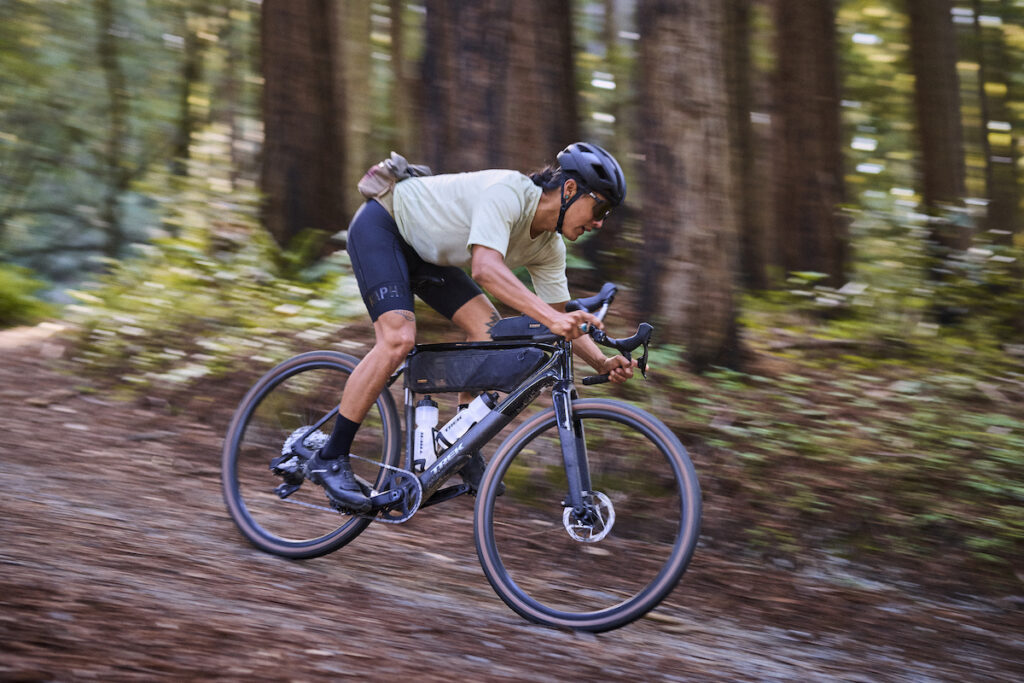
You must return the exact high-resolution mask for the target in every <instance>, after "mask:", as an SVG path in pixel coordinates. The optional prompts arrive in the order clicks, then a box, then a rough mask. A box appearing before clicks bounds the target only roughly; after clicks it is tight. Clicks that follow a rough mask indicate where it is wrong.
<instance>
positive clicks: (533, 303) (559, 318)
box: [472, 244, 604, 353]
mask: <svg viewBox="0 0 1024 683" xmlns="http://www.w3.org/2000/svg"><path fill="white" fill-rule="evenodd" d="M472 268H473V279H474V280H476V282H477V283H478V284H479V285H480V286H481V287H483V288H484V289H486V290H487V291H488V292H490V293H491V294H493V295H494V296H495V297H497V299H498V301H500V302H502V303H503V304H505V305H507V306H511V307H512V308H514V309H516V310H517V311H519V312H520V313H525V314H526V315H528V316H530V317H531V318H533V319H534V320H536V321H538V322H541V323H544V325H545V326H546V327H547V328H548V329H550V330H551V331H552V332H554V333H556V334H559V335H562V336H564V337H568V338H569V339H578V338H581V337H580V335H581V334H582V333H581V332H580V330H579V326H580V324H582V323H584V322H587V323H590V324H592V325H596V326H597V327H598V328H600V329H604V325H603V324H602V323H601V321H599V320H598V319H597V318H595V317H594V316H593V315H591V314H590V313H587V312H586V311H573V312H572V313H566V312H565V310H564V309H565V306H564V305H563V306H562V310H558V309H556V308H554V307H553V306H551V305H550V304H547V303H545V302H544V300H543V299H541V298H540V297H539V296H537V295H536V294H534V293H533V292H531V291H530V290H529V288H527V286H526V285H524V284H523V283H522V282H521V281H520V280H519V278H517V277H516V276H515V273H513V272H512V271H511V270H510V269H509V267H508V266H507V265H505V259H504V258H503V257H502V255H501V252H499V251H497V250H495V249H491V248H490V247H485V246H484V245H482V244H475V245H473V260H472ZM586 339H587V341H590V338H589V337H586ZM591 344H593V342H592V341H591ZM595 348H596V346H595ZM598 353H600V351H598Z"/></svg>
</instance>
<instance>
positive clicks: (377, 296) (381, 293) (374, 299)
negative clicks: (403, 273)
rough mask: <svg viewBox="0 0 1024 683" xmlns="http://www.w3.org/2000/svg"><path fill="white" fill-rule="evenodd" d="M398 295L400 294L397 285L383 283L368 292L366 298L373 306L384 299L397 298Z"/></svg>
mask: <svg viewBox="0 0 1024 683" xmlns="http://www.w3.org/2000/svg"><path fill="white" fill-rule="evenodd" d="M400 296H402V294H401V292H399V291H398V285H385V286H383V287H378V288H377V289H375V290H373V291H371V292H369V293H368V294H367V295H366V298H367V299H369V301H370V305H371V306H375V305H377V304H378V303H380V302H381V301H383V300H384V299H397V298H398V297H400Z"/></svg>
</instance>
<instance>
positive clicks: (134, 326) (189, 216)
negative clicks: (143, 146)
mask: <svg viewBox="0 0 1024 683" xmlns="http://www.w3.org/2000/svg"><path fill="white" fill-rule="evenodd" d="M211 175H213V176H215V175H216V172H215V169H204V173H203V174H200V176H201V177H202V178H203V179H202V180H198V179H193V180H188V179H174V180H171V181H168V180H167V179H166V178H164V179H162V180H161V179H160V178H156V179H153V180H152V182H153V183H154V187H156V186H159V185H160V184H161V183H168V182H169V183H173V184H174V186H175V192H174V194H173V195H167V197H168V198H167V200H166V201H165V202H163V203H162V206H161V208H162V211H163V213H164V222H163V224H164V227H165V236H163V237H160V238H158V239H155V240H154V241H153V243H152V244H148V245H141V246H139V247H137V248H136V255H135V256H134V257H132V258H128V259H125V260H123V261H118V262H115V263H112V264H111V268H110V271H109V272H108V273H107V274H105V275H104V276H103V277H101V278H100V279H99V281H98V282H97V283H95V284H94V286H92V287H90V288H89V289H84V290H82V291H78V292H74V293H73V295H74V296H75V298H76V299H77V300H78V303H77V304H75V305H72V306H69V307H68V319H69V320H70V321H71V322H74V323H77V324H78V326H79V327H80V329H81V346H80V348H79V352H78V354H77V357H76V360H77V361H78V362H79V363H80V364H81V368H82V369H83V370H84V371H85V372H87V373H89V374H92V375H94V376H96V377H103V378H107V379H111V378H116V379H118V380H119V381H120V383H121V386H122V388H124V389H127V390H131V389H132V388H133V387H134V388H143V389H145V390H147V391H151V390H159V389H160V388H161V387H162V388H163V389H165V390H176V389H184V388H186V387H188V386H189V385H190V383H191V382H193V381H195V380H197V379H199V378H211V377H218V376H224V375H226V374H230V373H232V372H234V371H238V370H239V369H243V368H247V367H250V366H251V365H252V364H253V363H256V364H266V365H268V366H269V365H270V364H272V363H274V362H276V361H279V360H282V359H284V358H286V357H288V356H289V355H291V354H292V353H294V352H296V351H297V350H298V349H302V348H309V347H311V346H316V345H325V344H326V341H325V340H326V339H327V338H328V337H329V336H330V335H331V334H332V333H334V332H335V331H336V329H337V323H338V320H339V319H342V318H344V317H345V316H352V315H359V316H362V315H365V313H364V311H363V307H362V301H361V300H360V298H359V294H358V291H355V289H354V284H353V283H352V278H351V277H348V278H341V277H339V276H340V275H341V274H345V273H348V272H349V271H348V266H347V261H346V260H345V259H344V255H343V254H339V255H338V256H337V257H332V258H331V259H328V260H327V261H326V262H324V263H322V264H321V265H320V268H319V271H320V272H319V275H318V276H317V277H314V275H313V274H312V273H310V272H309V271H297V270H296V269H293V268H291V267H290V264H291V263H297V262H298V260H297V259H296V260H294V261H290V260H289V259H290V258H291V257H289V256H287V255H286V256H282V254H280V253H279V251H278V249H277V248H276V246H275V245H274V243H273V241H272V240H271V239H270V238H269V236H268V235H267V234H266V233H265V231H264V230H263V229H262V228H261V227H260V226H259V225H258V223H257V221H256V213H257V204H258V202H257V196H256V195H255V194H254V193H253V192H251V191H248V192H247V191H245V190H243V189H240V188H235V189H234V190H233V191H231V192H230V194H227V193H225V194H223V195H218V193H217V192H215V191H214V190H213V189H212V187H211V186H210V185H209V184H208V179H209V178H210V177H211ZM282 262H283V263H285V264H286V265H288V266H289V267H288V268H284V269H282V268H279V267H278V264H280V263H282ZM285 271H288V272H289V273H291V274H292V275H294V276H295V277H286V276H285V275H286V272H285ZM298 276H302V277H303V278H304V279H296V277H298Z"/></svg>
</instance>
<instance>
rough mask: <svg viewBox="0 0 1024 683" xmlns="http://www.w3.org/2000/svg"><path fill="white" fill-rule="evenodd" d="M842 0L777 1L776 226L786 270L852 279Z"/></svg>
mask: <svg viewBox="0 0 1024 683" xmlns="http://www.w3.org/2000/svg"><path fill="white" fill-rule="evenodd" d="M835 4H836V3H835V0H808V1H807V2H799V3H797V2H788V1H787V0H777V2H776V6H775V12H776V14H775V17H776V22H775V24H776V45H777V49H776V54H777V59H778V66H777V73H776V86H775V90H776V115H775V117H774V120H773V126H774V129H775V131H776V139H777V141H778V142H777V145H776V149H777V152H778V157H777V165H776V169H777V170H776V174H775V178H776V184H775V218H776V225H775V229H776V231H777V234H778V241H779V242H778V244H779V250H780V260H781V264H782V266H783V268H784V269H785V270H786V272H792V271H799V270H804V271H806V270H810V271H815V272H818V273H823V274H824V275H826V276H827V279H826V282H827V283H829V284H832V285H840V284H842V283H843V282H845V278H846V268H847V261H848V258H849V255H848V251H849V235H848V229H847V223H846V220H845V218H844V217H843V216H842V215H841V214H840V212H839V205H840V204H841V203H842V201H843V159H842V151H841V150H842V141H841V132H840V121H839V103H840V96H839V58H838V47H837V45H836V35H835V12H836V8H835Z"/></svg>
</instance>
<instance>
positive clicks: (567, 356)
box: [388, 335, 590, 514]
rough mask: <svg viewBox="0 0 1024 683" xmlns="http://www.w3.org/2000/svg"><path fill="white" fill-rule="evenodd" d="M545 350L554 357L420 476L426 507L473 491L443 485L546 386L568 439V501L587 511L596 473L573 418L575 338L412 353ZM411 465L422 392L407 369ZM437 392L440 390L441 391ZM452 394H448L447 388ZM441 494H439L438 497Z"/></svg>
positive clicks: (427, 347) (425, 347)
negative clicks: (592, 472) (590, 467)
mask: <svg viewBox="0 0 1024 683" xmlns="http://www.w3.org/2000/svg"><path fill="white" fill-rule="evenodd" d="M527 347H534V348H539V349H541V350H542V351H544V352H546V353H550V354H551V357H550V358H549V359H548V360H547V362H546V363H544V365H543V366H541V368H540V369H539V370H537V371H536V372H534V373H533V374H532V375H531V376H530V377H529V378H528V379H526V380H524V381H523V382H522V383H520V384H519V386H518V387H516V389H515V390H513V391H512V392H511V393H510V394H508V395H507V396H506V397H505V398H504V399H503V400H502V401H501V402H500V403H499V404H498V405H497V406H495V407H494V408H493V409H492V410H491V412H490V413H488V414H487V415H486V416H485V417H484V419H482V420H481V421H480V422H478V423H476V424H475V425H473V426H472V427H471V428H470V429H469V430H468V431H467V432H466V433H465V434H463V435H462V437H461V438H459V439H458V440H457V441H456V442H455V443H454V444H453V445H452V446H450V447H449V448H447V449H446V450H444V451H442V452H441V453H439V454H438V456H437V460H436V461H434V462H433V463H432V464H431V465H430V467H428V468H427V470H426V471H425V472H423V473H422V474H420V475H419V480H420V484H421V485H422V486H423V504H422V507H426V506H428V505H432V504H436V503H440V502H443V501H445V500H448V499H450V498H453V497H455V496H458V495H461V494H463V493H466V492H467V491H468V487H467V486H465V485H460V486H453V487H450V488H448V489H442V490H440V491H439V490H438V489H440V486H441V484H442V483H444V481H445V480H446V479H447V478H448V477H450V476H451V475H453V474H454V473H455V472H457V471H458V470H459V469H461V468H462V466H463V465H465V464H466V462H467V461H468V460H469V459H470V457H472V454H473V453H474V452H476V451H477V450H479V449H480V448H482V447H483V446H484V445H485V444H486V443H487V442H489V441H490V440H491V439H493V438H494V437H495V436H497V434H498V433H499V432H500V431H501V430H502V429H504V428H505V427H506V426H507V425H508V424H509V423H510V422H512V420H514V419H515V418H516V416H517V415H519V414H520V413H521V412H522V411H523V410H525V409H526V407H527V406H529V405H530V404H531V403H533V401H534V400H536V398H537V397H538V396H539V395H540V394H541V392H542V391H543V390H544V389H545V388H546V387H549V386H551V387H553V389H552V392H551V393H552V400H553V402H554V406H555V413H556V415H557V416H558V432H559V436H560V438H561V443H562V457H563V459H564V461H565V469H566V475H567V476H568V479H569V492H568V493H569V498H568V499H567V501H566V503H567V504H568V505H572V507H573V509H574V510H575V511H576V512H577V513H580V514H582V512H583V510H584V505H583V495H584V493H585V492H587V491H589V490H590V474H589V471H588V469H587V460H586V446H585V442H584V440H583V425H582V424H580V423H579V422H578V421H575V420H573V417H572V401H573V400H574V399H576V398H577V396H578V394H577V392H576V388H575V385H574V384H573V366H572V342H571V341H568V340H565V339H562V338H560V337H555V336H554V335H546V336H545V337H542V338H535V340H533V341H521V342H511V341H482V342H455V343H447V344H417V345H416V346H415V347H414V349H413V352H412V353H416V352H418V351H434V352H449V353H458V352H460V351H464V350H466V349H471V348H481V349H511V348H515V349H520V348H527ZM405 370H406V365H403V366H402V367H401V368H399V369H398V371H397V372H395V374H394V375H392V376H391V379H390V380H389V381H388V386H391V385H392V384H394V383H395V382H396V381H397V380H398V378H399V376H401V375H402V374H403V373H405ZM404 387H405V411H404V413H405V420H404V422H405V463H406V467H407V469H409V471H412V461H413V436H414V434H413V430H414V424H415V411H416V408H415V405H416V401H415V399H414V396H415V395H416V394H417V392H416V391H415V390H414V388H413V387H412V386H411V379H410V377H409V376H408V374H407V373H406V377H405V382H404ZM435 393H436V392H435ZM446 393H447V392H446ZM435 494H436V495H435Z"/></svg>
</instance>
